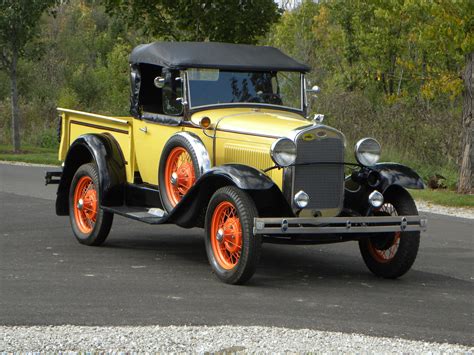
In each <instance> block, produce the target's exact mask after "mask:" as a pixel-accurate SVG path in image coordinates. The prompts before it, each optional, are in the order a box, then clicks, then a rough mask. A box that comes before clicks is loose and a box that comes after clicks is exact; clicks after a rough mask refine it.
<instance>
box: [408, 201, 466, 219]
mask: <svg viewBox="0 0 474 355" xmlns="http://www.w3.org/2000/svg"><path fill="white" fill-rule="evenodd" d="M416 206H417V207H418V211H419V212H429V213H436V214H442V215H446V216H452V217H460V218H467V219H474V209H472V208H466V207H447V206H441V205H436V204H434V203H430V202H426V201H420V200H417V201H416Z"/></svg>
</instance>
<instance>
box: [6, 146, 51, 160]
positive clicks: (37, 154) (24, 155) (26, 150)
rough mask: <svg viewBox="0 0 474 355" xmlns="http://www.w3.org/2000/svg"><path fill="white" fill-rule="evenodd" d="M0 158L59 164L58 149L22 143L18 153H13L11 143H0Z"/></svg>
mask: <svg viewBox="0 0 474 355" xmlns="http://www.w3.org/2000/svg"><path fill="white" fill-rule="evenodd" d="M0 160H7V161H16V162H23V163H34V164H48V165H59V164H60V162H59V160H58V150H57V149H52V148H38V147H33V146H28V145H24V146H22V147H21V152H20V153H13V149H12V146H11V145H1V144H0Z"/></svg>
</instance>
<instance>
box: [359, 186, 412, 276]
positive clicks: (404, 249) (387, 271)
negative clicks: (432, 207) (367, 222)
mask: <svg viewBox="0 0 474 355" xmlns="http://www.w3.org/2000/svg"><path fill="white" fill-rule="evenodd" d="M384 199H385V202H384V205H383V206H388V207H387V208H386V209H387V210H389V209H391V207H390V205H392V206H393V207H394V208H395V210H396V214H397V215H401V216H403V215H405V216H408V215H412V216H413V215H418V210H417V208H416V205H415V201H413V198H412V197H411V196H410V194H409V193H408V191H406V190H405V189H401V188H400V189H395V190H391V191H389V193H388V194H387V195H386V196H384ZM383 206H382V207H383ZM382 210H383V208H382ZM388 214H389V213H380V214H379V215H388ZM375 215H377V214H375ZM397 233H398V232H397ZM397 233H383V234H381V235H379V236H377V237H372V238H364V239H362V240H360V241H359V249H360V252H361V254H362V258H363V259H364V262H365V264H366V265H367V267H368V268H369V270H370V271H372V273H374V274H375V275H376V276H379V277H384V278H388V279H395V278H398V277H400V276H402V275H404V274H405V273H406V272H408V270H410V268H411V267H412V265H413V263H414V262H415V259H416V255H417V254H418V248H419V246H420V232H399V233H400V234H399V244H398V249H396V251H395V253H394V255H393V256H391V257H389V258H387V260H383V262H382V259H383V258H382V257H380V256H379V255H380V252H381V251H385V252H389V256H390V248H391V247H392V246H393V245H394V244H395V243H396V242H397ZM382 254H383V253H382Z"/></svg>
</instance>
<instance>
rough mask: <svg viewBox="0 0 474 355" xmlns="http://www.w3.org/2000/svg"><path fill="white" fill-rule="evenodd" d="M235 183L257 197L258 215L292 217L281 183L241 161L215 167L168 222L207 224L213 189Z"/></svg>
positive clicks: (189, 194)
mask: <svg viewBox="0 0 474 355" xmlns="http://www.w3.org/2000/svg"><path fill="white" fill-rule="evenodd" d="M229 185H233V186H236V187H238V188H239V189H242V190H244V191H245V192H247V193H248V194H249V195H250V197H251V198H252V199H253V200H254V202H255V205H256V207H257V210H258V213H259V216H261V217H263V216H269V215H270V214H271V215H273V216H293V212H292V211H291V208H290V206H289V205H288V202H287V201H286V199H285V198H284V197H283V194H282V193H281V191H280V189H279V188H278V186H276V185H275V183H274V182H273V181H272V180H271V179H270V178H269V177H268V176H266V175H265V174H263V173H262V172H261V171H259V170H257V169H255V168H252V167H250V166H247V165H242V164H225V165H221V166H219V167H214V168H212V169H211V170H209V171H208V172H206V173H205V174H204V175H202V176H201V177H200V178H199V180H198V181H197V182H196V184H195V185H194V186H193V187H192V188H191V190H189V192H188V193H187V194H186V195H185V196H184V197H183V199H182V200H181V201H180V202H179V204H178V205H176V207H175V208H174V209H173V210H172V211H171V212H170V215H169V217H168V221H169V222H171V223H175V224H177V225H179V226H181V227H185V228H191V227H204V218H205V215H206V210H207V205H208V204H209V200H210V199H211V197H212V195H213V194H214V192H216V191H217V190H218V189H220V188H221V187H224V186H229Z"/></svg>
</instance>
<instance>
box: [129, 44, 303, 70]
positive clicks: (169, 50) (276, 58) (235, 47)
mask: <svg viewBox="0 0 474 355" xmlns="http://www.w3.org/2000/svg"><path fill="white" fill-rule="evenodd" d="M129 60H130V63H132V64H140V63H144V64H153V65H159V66H162V67H168V68H170V69H186V68H212V69H223V70H248V71H268V70H270V71H297V72H308V71H310V67H309V66H307V65H305V64H302V63H300V62H297V61H296V60H294V59H293V58H291V57H289V56H287V55H286V54H284V53H283V52H281V51H280V50H279V49H277V48H274V47H268V46H252V45H247V44H230V43H219V42H153V43H149V44H141V45H139V46H137V47H135V48H134V49H133V51H132V53H131V54H130V58H129Z"/></svg>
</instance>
